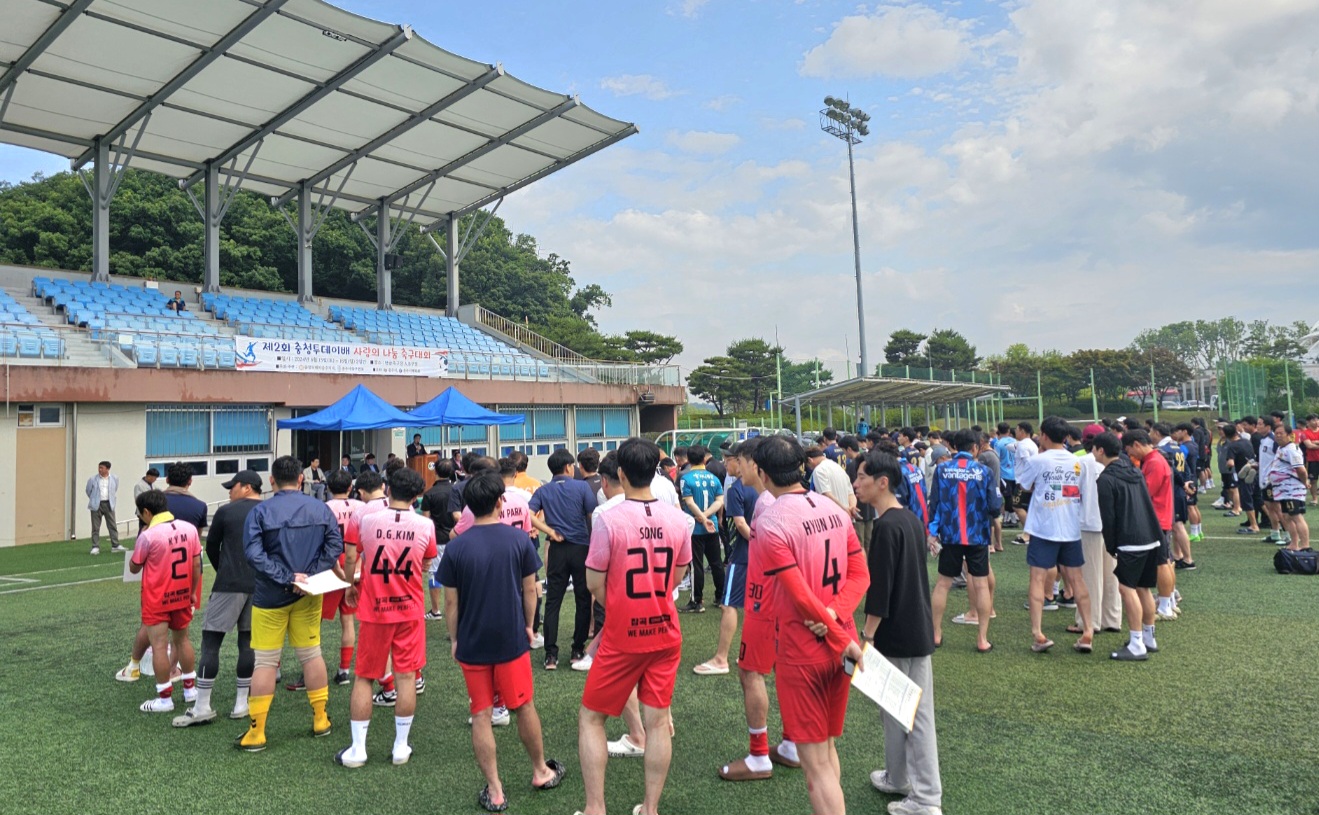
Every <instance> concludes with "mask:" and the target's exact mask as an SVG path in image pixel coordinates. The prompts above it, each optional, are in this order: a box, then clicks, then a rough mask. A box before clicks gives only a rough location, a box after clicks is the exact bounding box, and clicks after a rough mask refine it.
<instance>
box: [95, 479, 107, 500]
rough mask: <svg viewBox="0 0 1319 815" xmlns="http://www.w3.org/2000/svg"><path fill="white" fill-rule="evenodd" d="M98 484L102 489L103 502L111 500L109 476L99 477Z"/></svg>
mask: <svg viewBox="0 0 1319 815" xmlns="http://www.w3.org/2000/svg"><path fill="white" fill-rule="evenodd" d="M96 484H97V486H98V487H100V489H101V500H102V501H109V500H110V479H109V477H107V476H97V477H96Z"/></svg>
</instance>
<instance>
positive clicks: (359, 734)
mask: <svg viewBox="0 0 1319 815" xmlns="http://www.w3.org/2000/svg"><path fill="white" fill-rule="evenodd" d="M348 725H349V727H350V728H351V729H352V731H353V748H352V753H353V755H355V756H359V757H361V756H365V755H366V730H367V728H368V727H370V726H371V720H370V719H366V720H365V721H360V722H359V721H357V720H356V719H353V720H351V721H349V722H348Z"/></svg>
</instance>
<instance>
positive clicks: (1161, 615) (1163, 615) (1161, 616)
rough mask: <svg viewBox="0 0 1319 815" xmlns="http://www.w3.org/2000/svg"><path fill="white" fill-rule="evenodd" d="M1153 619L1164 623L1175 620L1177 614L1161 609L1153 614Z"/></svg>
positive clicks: (1171, 610)
mask: <svg viewBox="0 0 1319 815" xmlns="http://www.w3.org/2000/svg"><path fill="white" fill-rule="evenodd" d="M1154 617H1155V619H1158V620H1164V621H1165V622H1166V621H1169V620H1175V619H1177V612H1176V611H1174V610H1173V609H1171V608H1161V609H1159V610H1158V611H1156V612H1154Z"/></svg>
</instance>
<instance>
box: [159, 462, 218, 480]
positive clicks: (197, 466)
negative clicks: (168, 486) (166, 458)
mask: <svg viewBox="0 0 1319 815" xmlns="http://www.w3.org/2000/svg"><path fill="white" fill-rule="evenodd" d="M183 463H184V464H187V465H188V466H189V467H191V468H192V477H193V478H196V477H197V476H200V475H210V474H211V462H209V461H185V462H183ZM165 466H167V467H168V466H169V465H165ZM161 472H164V470H162V471H161Z"/></svg>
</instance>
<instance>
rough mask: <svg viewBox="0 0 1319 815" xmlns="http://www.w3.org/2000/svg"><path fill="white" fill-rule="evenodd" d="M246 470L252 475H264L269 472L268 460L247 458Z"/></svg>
mask: <svg viewBox="0 0 1319 815" xmlns="http://www.w3.org/2000/svg"><path fill="white" fill-rule="evenodd" d="M247 469H249V470H251V471H252V472H254V473H264V472H268V471H269V470H270V459H268V458H249V459H248V460H247Z"/></svg>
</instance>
